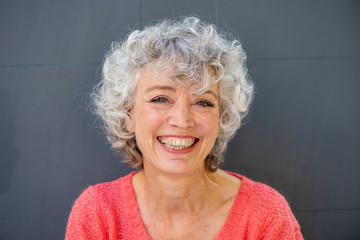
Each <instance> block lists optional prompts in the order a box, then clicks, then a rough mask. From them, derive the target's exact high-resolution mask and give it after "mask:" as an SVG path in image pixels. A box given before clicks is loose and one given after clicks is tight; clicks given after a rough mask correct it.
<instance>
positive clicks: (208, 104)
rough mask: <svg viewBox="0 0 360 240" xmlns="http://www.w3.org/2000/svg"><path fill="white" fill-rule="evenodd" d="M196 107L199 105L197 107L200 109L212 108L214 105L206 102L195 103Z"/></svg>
mask: <svg viewBox="0 0 360 240" xmlns="http://www.w3.org/2000/svg"><path fill="white" fill-rule="evenodd" d="M196 105H199V106H202V107H213V106H214V104H212V103H211V102H209V101H206V100H200V101H197V102H196Z"/></svg>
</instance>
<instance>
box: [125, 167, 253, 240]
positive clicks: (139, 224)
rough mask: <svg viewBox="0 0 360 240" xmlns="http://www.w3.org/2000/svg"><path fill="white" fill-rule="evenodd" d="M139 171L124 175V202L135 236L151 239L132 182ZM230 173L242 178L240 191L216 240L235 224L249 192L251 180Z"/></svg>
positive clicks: (234, 174)
mask: <svg viewBox="0 0 360 240" xmlns="http://www.w3.org/2000/svg"><path fill="white" fill-rule="evenodd" d="M138 172H139V171H134V172H132V173H130V174H129V175H127V176H126V177H124V185H123V186H124V189H123V190H124V191H123V193H124V200H125V201H124V204H125V205H126V207H125V209H126V213H127V215H128V219H129V225H130V226H129V227H130V229H131V231H132V232H133V234H134V236H136V237H137V239H147V240H150V236H149V235H148V233H147V231H146V228H145V226H144V223H143V221H142V219H141V216H140V210H139V206H138V204H137V200H136V194H135V189H134V186H133V184H132V179H133V177H134V175H135V174H136V173H138ZM226 172H227V173H228V174H230V175H232V176H235V177H237V178H239V179H240V180H241V185H240V187H239V190H238V193H237V195H236V197H235V199H234V203H233V205H232V207H231V209H230V212H229V215H228V216H227V218H226V220H225V222H224V224H223V226H222V227H221V229H220V231H219V232H218V234H217V236H216V238H215V240H217V239H220V237H221V235H223V234H224V233H226V232H227V231H228V229H231V228H232V227H233V226H232V225H233V222H234V218H237V217H236V212H239V209H241V208H242V205H243V204H242V203H244V202H246V197H247V194H244V193H245V192H246V189H247V188H248V184H249V180H248V179H247V178H246V177H244V176H242V175H239V174H236V173H232V172H228V171H226Z"/></svg>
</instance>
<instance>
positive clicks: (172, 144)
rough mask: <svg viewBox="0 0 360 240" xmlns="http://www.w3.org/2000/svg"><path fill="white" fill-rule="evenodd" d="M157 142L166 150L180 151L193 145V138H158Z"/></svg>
mask: <svg viewBox="0 0 360 240" xmlns="http://www.w3.org/2000/svg"><path fill="white" fill-rule="evenodd" d="M159 141H160V142H161V143H162V144H163V145H164V146H165V147H167V148H171V149H176V150H181V149H185V148H188V147H190V146H191V145H193V144H194V142H195V138H181V139H180V138H165V137H159Z"/></svg>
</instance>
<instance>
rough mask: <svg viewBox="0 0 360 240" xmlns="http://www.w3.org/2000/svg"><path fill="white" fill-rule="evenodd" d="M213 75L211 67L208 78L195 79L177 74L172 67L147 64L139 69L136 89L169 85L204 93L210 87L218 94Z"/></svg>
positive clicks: (142, 89) (141, 89) (141, 90)
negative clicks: (157, 66)
mask: <svg viewBox="0 0 360 240" xmlns="http://www.w3.org/2000/svg"><path fill="white" fill-rule="evenodd" d="M213 76H214V74H213V71H211V69H210V71H208V76H207V79H193V78H188V77H186V76H183V77H182V76H179V75H177V74H176V72H175V71H174V69H173V68H172V67H168V68H161V69H160V68H156V67H155V68H154V67H153V66H147V67H145V68H143V69H141V70H140V71H139V74H138V76H137V86H136V89H137V91H140V92H143V91H146V90H147V89H149V88H152V87H153V86H169V87H171V88H173V89H181V88H186V89H188V90H189V91H190V92H191V93H192V94H202V93H204V92H206V91H207V90H209V89H210V90H212V91H214V92H216V94H218V92H219V89H218V83H216V82H214V80H213Z"/></svg>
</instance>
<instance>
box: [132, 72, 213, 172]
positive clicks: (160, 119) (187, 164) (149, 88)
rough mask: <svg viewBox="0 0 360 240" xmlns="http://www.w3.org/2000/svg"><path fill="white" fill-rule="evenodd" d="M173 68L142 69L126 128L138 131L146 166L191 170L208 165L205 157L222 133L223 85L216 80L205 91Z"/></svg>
mask: <svg viewBox="0 0 360 240" xmlns="http://www.w3.org/2000/svg"><path fill="white" fill-rule="evenodd" d="M172 75H173V72H171V71H168V72H162V73H161V74H158V73H157V74H155V73H154V72H153V70H152V69H151V68H150V67H148V68H145V69H144V70H143V71H141V72H140V75H139V78H138V84H137V87H136V94H135V101H134V105H133V107H132V109H131V110H130V119H129V120H128V121H127V129H128V130H129V131H130V132H134V133H135V137H136V142H137V145H138V147H139V149H140V151H141V153H142V157H143V164H144V169H145V170H146V169H156V170H160V171H163V172H166V173H172V174H191V173H193V172H194V171H197V170H203V169H204V159H205V157H206V156H207V155H208V154H209V153H210V151H211V149H212V148H213V146H214V143H215V140H216V138H217V137H218V136H219V131H220V126H219V117H220V110H219V100H218V99H219V89H218V85H217V84H216V83H212V84H211V85H210V87H209V89H208V90H207V91H205V92H204V93H203V94H200V95H199V94H196V93H195V91H196V90H197V89H198V87H199V86H196V85H195V86H189V84H184V85H181V84H179V83H176V81H174V80H173V79H172Z"/></svg>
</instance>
